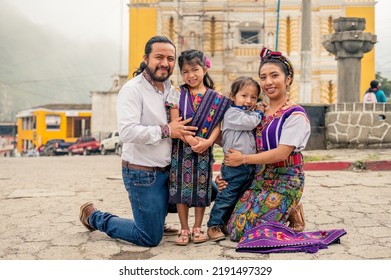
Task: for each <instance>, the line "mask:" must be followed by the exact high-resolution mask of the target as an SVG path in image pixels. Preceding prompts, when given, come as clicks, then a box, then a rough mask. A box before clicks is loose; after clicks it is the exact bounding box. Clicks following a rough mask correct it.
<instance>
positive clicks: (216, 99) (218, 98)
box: [167, 50, 231, 245]
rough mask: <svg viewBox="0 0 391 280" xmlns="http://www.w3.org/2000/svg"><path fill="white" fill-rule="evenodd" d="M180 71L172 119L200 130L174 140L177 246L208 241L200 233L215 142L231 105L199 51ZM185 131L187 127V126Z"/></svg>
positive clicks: (182, 61) (184, 57)
mask: <svg viewBox="0 0 391 280" xmlns="http://www.w3.org/2000/svg"><path fill="white" fill-rule="evenodd" d="M178 64H179V69H180V72H181V75H182V78H183V81H184V82H185V84H184V85H181V86H179V88H178V90H177V91H176V93H175V94H172V95H171V96H169V98H168V100H167V102H168V104H169V106H170V118H171V119H175V118H178V116H181V117H182V119H184V120H185V119H188V118H192V121H191V123H190V124H189V125H191V126H196V127H198V131H197V132H196V135H195V136H196V137H193V136H190V137H187V136H186V137H185V141H182V140H179V139H175V140H174V139H173V143H172V144H173V147H172V160H171V170H170V180H169V181H170V184H169V202H170V203H176V204H177V209H178V216H179V220H180V223H181V231H180V233H179V235H178V238H177V239H176V240H175V244H177V245H187V244H188V243H189V241H190V239H191V238H193V241H194V243H202V242H205V241H207V236H206V234H205V233H204V232H203V231H202V230H201V224H202V219H203V216H204V213H205V207H206V206H209V205H210V202H211V184H212V175H213V174H212V165H213V162H214V160H213V153H212V151H213V150H212V148H213V143H214V141H215V140H216V138H217V137H218V136H219V134H220V123H221V120H222V118H223V115H224V113H225V111H226V110H227V109H228V108H229V106H230V104H231V102H230V100H229V99H228V98H226V97H224V96H222V95H221V94H219V93H218V92H216V91H214V90H213V81H212V79H211V77H210V76H209V74H208V68H209V67H210V61H209V59H208V58H207V57H206V56H205V55H204V54H203V53H202V52H201V51H197V50H188V51H184V52H182V53H181V55H180V56H179V58H178ZM185 129H186V127H185ZM189 207H195V221H194V226H193V229H192V231H190V228H189V224H188V216H189Z"/></svg>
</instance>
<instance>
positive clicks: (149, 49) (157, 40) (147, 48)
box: [133, 36, 176, 77]
mask: <svg viewBox="0 0 391 280" xmlns="http://www.w3.org/2000/svg"><path fill="white" fill-rule="evenodd" d="M155 43H166V44H170V45H172V46H173V47H174V49H175V51H176V48H175V45H174V43H173V42H172V41H171V40H170V39H168V38H167V37H165V36H154V37H152V38H151V39H149V40H148V42H147V43H146V44H145V50H144V55H145V56H146V57H149V54H150V53H151V52H152V45H153V44H155ZM146 67H147V64H146V63H145V62H144V61H143V62H141V63H140V66H139V68H138V69H137V70H136V71H134V72H133V77H135V76H137V75H140V74H141V73H142V72H143V71H144V69H145V68H146Z"/></svg>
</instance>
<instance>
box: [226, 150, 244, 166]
mask: <svg viewBox="0 0 391 280" xmlns="http://www.w3.org/2000/svg"><path fill="white" fill-rule="evenodd" d="M228 152H229V154H225V155H224V164H225V165H226V166H229V167H236V166H239V165H241V164H244V163H245V162H243V159H244V157H243V154H242V153H241V152H239V151H237V150H234V149H229V150H228Z"/></svg>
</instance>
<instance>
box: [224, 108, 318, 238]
mask: <svg viewBox="0 0 391 280" xmlns="http://www.w3.org/2000/svg"><path fill="white" fill-rule="evenodd" d="M296 113H299V114H303V113H304V114H303V115H300V116H299V115H297V114H296ZM298 116H299V119H298V120H299V121H298V122H296V121H295V126H294V127H293V128H295V130H296V134H298V135H299V134H300V133H298V132H301V133H303V134H305V133H306V132H305V131H306V130H307V129H310V128H309V127H306V126H309V123H308V119H307V118H306V115H305V111H304V109H303V108H302V107H300V106H292V107H289V108H287V109H284V110H278V111H277V112H276V113H275V114H274V115H272V116H264V117H263V118H262V121H261V123H260V125H259V126H258V127H257V129H256V143H257V149H258V152H262V151H266V150H271V149H274V148H276V147H277V146H278V144H279V140H280V138H281V135H283V133H284V131H283V130H284V129H283V127H284V125H285V126H287V123H289V122H290V121H291V119H292V118H297V117H298ZM288 127H289V126H288ZM289 129H291V128H289ZM299 139H301V140H300V141H301V143H299V142H297V139H292V141H294V142H297V144H292V145H293V146H296V147H297V146H302V147H304V146H305V145H306V141H307V140H308V138H306V137H299ZM294 154H297V153H294ZM294 154H293V155H294ZM287 163H288V162H287ZM256 168H257V169H256V173H255V174H256V175H255V178H254V181H253V183H252V184H251V186H250V187H249V188H248V189H247V190H246V191H245V192H244V193H243V195H242V197H241V198H240V199H239V201H238V202H237V203H236V205H235V209H234V211H233V213H232V215H231V218H230V220H229V222H228V231H229V233H230V238H231V240H232V241H236V242H238V241H239V240H240V239H241V238H242V237H243V234H244V233H245V232H246V231H248V230H250V229H252V228H253V227H256V226H258V225H260V224H261V223H265V222H269V221H273V222H279V223H281V224H284V223H285V222H286V221H287V219H288V216H289V213H290V212H291V210H292V208H295V207H296V205H297V204H298V202H299V201H300V198H301V196H302V193H303V189H304V172H303V166H302V164H297V165H289V164H286V165H285V166H282V167H279V166H275V165H274V164H266V165H257V167H256Z"/></svg>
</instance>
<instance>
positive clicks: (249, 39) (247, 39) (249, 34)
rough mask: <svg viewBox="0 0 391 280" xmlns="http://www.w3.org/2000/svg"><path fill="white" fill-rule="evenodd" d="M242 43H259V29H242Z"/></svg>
mask: <svg viewBox="0 0 391 280" xmlns="http://www.w3.org/2000/svg"><path fill="white" fill-rule="evenodd" d="M240 43H241V44H259V31H248V30H246V31H243V30H242V31H240Z"/></svg>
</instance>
